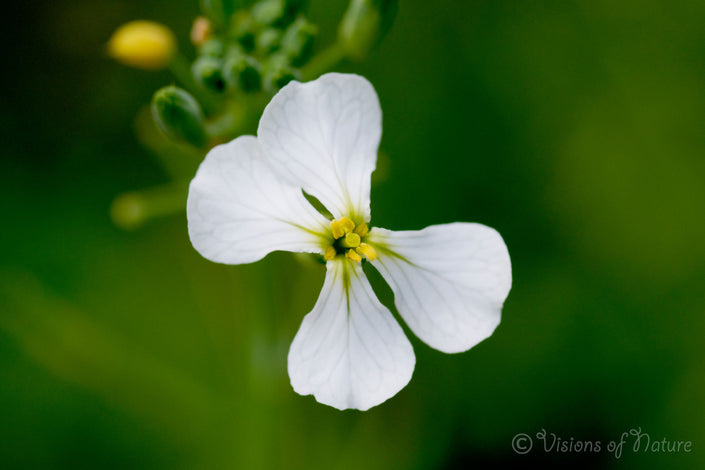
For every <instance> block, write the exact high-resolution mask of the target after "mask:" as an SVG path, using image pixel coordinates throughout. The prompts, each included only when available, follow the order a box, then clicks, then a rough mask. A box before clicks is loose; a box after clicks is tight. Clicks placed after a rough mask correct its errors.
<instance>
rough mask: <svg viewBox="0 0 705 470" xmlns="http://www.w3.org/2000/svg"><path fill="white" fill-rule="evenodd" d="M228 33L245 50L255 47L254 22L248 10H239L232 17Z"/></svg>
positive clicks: (251, 49) (248, 50) (250, 50)
mask: <svg viewBox="0 0 705 470" xmlns="http://www.w3.org/2000/svg"><path fill="white" fill-rule="evenodd" d="M231 24H232V26H231V28H230V35H231V36H232V37H234V38H235V39H236V40H237V42H238V44H240V46H242V48H243V49H244V50H245V52H252V51H253V50H254V49H255V30H256V28H255V22H254V20H253V19H252V15H251V14H250V12H249V11H246V10H240V11H238V12H237V13H235V14H234V15H233V17H232V23H231Z"/></svg>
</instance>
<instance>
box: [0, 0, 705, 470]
mask: <svg viewBox="0 0 705 470" xmlns="http://www.w3.org/2000/svg"><path fill="white" fill-rule="evenodd" d="M345 7H346V2H345V1H343V0H334V1H333V0H326V1H322V0H320V1H319V0H311V1H310V7H309V17H310V18H311V20H312V21H314V22H315V23H317V24H318V25H319V28H320V37H319V43H320V44H325V43H326V42H329V41H330V40H331V38H333V37H334V36H335V31H336V27H337V26H336V25H337V22H338V20H339V18H340V16H341V15H342V13H343V11H344V10H345ZM7 8H8V9H9V16H8V15H7V14H6V21H5V23H6V24H5V28H4V31H3V35H4V36H5V39H4V42H3V43H4V48H3V53H4V56H5V59H4V60H5V67H4V72H3V74H2V76H1V78H0V80H2V90H3V93H2V94H3V97H2V99H1V100H0V118H1V119H2V126H0V133H1V134H0V135H2V143H3V145H4V146H5V147H4V150H3V155H2V158H0V195H1V199H0V220H1V221H2V222H1V223H2V229H1V230H0V250H1V253H0V255H1V258H0V265H1V268H0V307H1V311H0V468H8V469H20V468H42V469H43V468H47V469H54V468H56V469H59V468H72V469H79V468H90V469H94V468H105V469H110V468H116V469H118V468H119V469H124V468H131V469H133V468H134V469H140V468H145V469H156V468H170V469H181V468H184V469H192V468H193V469H230V468H232V469H260V468H262V469H270V468H271V469H277V468H286V469H289V468H291V469H356V468H364V469H437V468H439V469H456V468H497V467H502V468H507V467H516V468H524V467H527V466H529V465H530V464H540V465H543V466H545V467H549V468H550V467H552V466H557V465H560V464H568V465H571V466H572V467H574V468H683V469H692V468H705V452H704V451H703V446H705V426H704V425H703V423H705V404H704V403H703V397H705V368H704V367H703V364H704V363H705V350H704V349H703V348H702V343H703V331H704V328H705V316H704V315H703V313H705V295H703V292H704V289H703V287H704V286H703V280H704V279H705V243H704V241H705V217H704V215H705V158H704V157H705V138H704V135H705V134H704V133H703V125H704V124H705V3H703V2H699V1H682V2H666V1H658V0H643V1H640V2H629V1H618V2H614V1H609V0H590V1H587V0H586V1H581V2H564V1H535V2H524V1H502V2H498V1H492V0H484V1H467V2H465V1H462V2H461V1H450V0H436V1H433V2H429V1H412V0H407V1H403V2H402V4H401V5H400V8H399V13H398V16H397V19H396V21H395V24H394V25H393V27H392V29H391V31H390V33H389V34H388V36H387V37H386V38H385V40H384V41H383V42H382V44H381V45H380V47H379V48H378V49H376V50H375V51H374V53H373V54H372V55H371V56H370V57H369V59H368V60H366V61H364V62H362V63H358V64H347V65H345V66H343V67H340V68H339V69H338V70H340V71H350V72H356V73H360V74H362V75H364V76H365V77H367V78H368V79H369V80H370V81H371V82H372V83H373V84H374V86H375V88H376V90H377V93H378V94H379V97H380V101H381V104H382V109H383V113H384V131H383V138H382V149H383V150H384V152H385V153H386V154H387V155H388V156H389V158H388V160H385V163H384V167H383V168H382V170H381V171H380V173H381V174H380V175H379V178H378V179H379V181H378V183H377V184H376V185H375V186H374V188H373V193H372V211H373V219H372V224H373V225H375V226H381V227H386V228H390V229H419V228H422V227H424V226H426V225H430V224H435V223H445V222H452V221H456V220H458V221H473V222H480V223H484V224H486V225H489V226H491V227H494V228H496V229H497V230H498V231H499V232H500V233H501V234H502V235H503V237H504V239H505V241H506V243H507V245H508V247H509V251H510V254H511V256H512V261H513V275H514V285H513V289H512V292H511V293H510V295H509V298H508V299H507V302H506V304H505V308H504V311H503V320H502V323H501V324H500V326H499V328H498V329H497V331H496V332H495V333H494V335H493V336H492V337H490V338H489V339H488V340H486V341H484V342H483V343H481V344H480V345H479V346H477V347H475V348H474V349H471V350H470V351H469V352H467V353H464V354H460V355H445V354H442V353H440V352H438V351H434V350H432V349H431V348H429V347H428V346H426V345H425V344H423V343H422V342H421V341H419V340H418V339H416V338H415V337H414V336H413V335H412V334H411V333H410V332H409V331H408V329H406V331H407V333H408V336H409V338H410V340H411V341H412V343H413V345H414V349H415V352H416V356H417V365H416V370H415V372H414V377H413V378H412V380H411V382H410V384H409V385H408V386H407V387H406V388H405V389H403V390H402V391H401V392H400V393H399V394H398V395H397V396H396V397H394V398H392V399H391V400H389V401H388V402H386V403H384V404H382V405H380V406H378V407H375V408H373V409H372V410H370V411H368V412H365V413H360V412H356V411H346V412H339V411H337V410H334V409H332V408H329V407H326V406H323V405H319V404H317V403H316V402H315V401H314V400H313V398H312V397H301V396H299V395H297V394H295V393H294V392H293V391H292V389H291V386H290V384H289V380H288V377H287V374H286V354H287V350H288V346H289V344H290V343H291V340H292V339H293V337H294V335H295V333H296V331H297V329H298V326H299V324H300V322H301V319H302V317H303V316H304V314H305V313H307V312H308V311H309V310H310V309H311V308H312V306H313V304H314V302H315V299H316V297H317V295H318V292H319V290H320V286H321V284H322V280H323V275H324V268H323V266H321V265H318V264H315V263H306V262H301V260H299V259H298V258H297V257H295V256H293V255H291V254H288V253H275V254H272V255H270V256H268V257H267V258H266V259H265V260H264V261H262V262H259V263H256V264H253V265H247V266H223V265H216V264H212V263H210V262H208V261H206V260H205V259H203V258H201V257H200V256H199V255H198V254H197V253H196V252H195V250H194V249H193V248H192V247H191V245H190V243H189V241H188V236H187V233H186V219H185V214H183V213H179V214H178V215H175V216H172V217H168V218H164V219H159V220H155V221H152V222H150V223H148V224H147V225H146V226H145V227H143V228H141V229H139V230H136V231H133V232H127V231H123V230H120V229H118V228H116V227H115V226H114V225H113V224H112V222H111V220H110V217H109V208H110V204H111V201H112V200H113V198H114V197H115V196H116V195H118V194H120V193H123V192H125V191H130V190H137V189H140V188H144V187H148V186H152V185H157V184H161V183H164V182H167V181H168V176H167V174H166V173H165V171H164V170H163V168H162V167H161V166H160V164H159V163H158V162H157V161H156V160H155V159H154V158H153V157H152V155H151V154H150V153H149V152H148V151H147V150H146V149H145V148H144V147H142V146H141V145H140V144H139V143H138V140H137V138H136V136H135V132H134V119H135V116H136V115H137V114H138V112H139V110H140V109H141V108H142V107H143V106H144V105H145V104H146V103H148V102H149V100H150V98H151V95H152V93H153V92H154V91H155V90H156V89H157V88H159V87H161V86H163V85H167V84H170V83H171V82H172V78H171V76H170V75H169V74H168V73H167V72H158V73H148V72H144V71H139V70H134V69H129V68H126V67H123V66H121V65H118V64H116V63H114V62H112V61H110V60H109V59H108V58H107V57H106V54H105V43H106V41H107V39H108V38H109V36H110V34H111V33H112V31H113V30H114V29H115V28H116V27H117V26H119V25H120V24H122V23H124V22H126V21H129V20H132V19H152V20H156V21H159V22H162V23H165V24H167V25H168V26H170V27H171V28H172V29H173V30H175V31H176V32H177V35H178V36H179V40H180V43H181V44H182V45H185V46H184V48H183V50H184V52H185V53H186V54H187V55H190V56H193V49H192V47H191V46H190V45H189V44H188V30H189V28H190V25H191V22H192V20H193V18H194V17H195V16H196V15H197V14H198V4H197V2H195V1H191V0H172V1H165V0H144V1H141V2H137V1H124V0H122V1H117V0H105V1H101V2H92V1H89V0H64V1H58V2H49V1H37V2H26V3H23V2H19V3H17V2H16V3H14V4H12V5H11V6H7ZM197 163H198V162H194V165H195V164H197ZM370 276H371V277H372V278H373V283H374V287H375V289H376V290H377V292H378V293H379V295H380V297H381V298H382V300H383V302H384V303H386V304H387V305H392V296H391V292H390V291H389V289H388V288H387V287H386V286H384V284H383V282H381V279H380V277H379V276H378V275H376V274H375V273H374V271H371V272H370ZM405 328H406V327H405ZM639 427H641V428H642V430H643V431H644V432H647V433H649V434H650V435H651V437H652V439H656V440H661V439H663V438H666V439H667V440H669V441H676V440H689V441H692V442H693V444H692V446H693V447H692V452H690V453H684V452H681V453H678V454H668V453H666V454H664V453H654V452H643V451H642V452H637V453H635V452H632V451H631V450H629V448H625V450H624V452H623V454H622V456H621V458H619V459H618V458H616V457H615V456H614V455H613V454H611V453H609V452H607V451H605V450H603V451H602V452H599V453H587V454H586V453H575V452H573V453H560V452H555V451H554V452H545V451H543V450H541V449H540V447H539V446H540V443H539V442H535V443H534V445H535V447H534V450H533V451H532V452H530V453H529V454H527V455H517V454H516V453H515V452H514V451H513V450H512V447H511V442H512V438H513V437H514V436H515V435H516V434H518V433H527V434H529V435H531V436H535V434H536V433H537V432H538V431H540V430H541V429H546V431H547V432H549V433H551V432H553V433H556V434H557V435H558V436H560V437H561V438H562V439H564V440H569V439H570V438H574V439H575V440H593V441H595V440H599V441H601V442H603V446H606V443H607V442H608V441H610V440H619V438H620V435H621V434H622V433H623V432H628V431H629V430H630V429H633V428H639ZM632 442H633V441H632Z"/></svg>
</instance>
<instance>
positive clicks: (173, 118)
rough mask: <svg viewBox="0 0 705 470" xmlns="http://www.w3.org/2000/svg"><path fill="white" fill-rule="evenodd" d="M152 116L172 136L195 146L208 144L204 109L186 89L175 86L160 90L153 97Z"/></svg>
mask: <svg viewBox="0 0 705 470" xmlns="http://www.w3.org/2000/svg"><path fill="white" fill-rule="evenodd" d="M152 117H153V118H154V121H155V122H156V123H157V125H158V126H159V128H160V129H161V130H162V131H164V133H166V135H168V136H169V137H170V138H172V139H174V140H179V141H184V142H188V143H189V144H191V145H193V146H195V147H203V146H204V145H205V144H206V140H207V138H206V131H205V128H204V126H203V120H204V117H203V111H202V110H201V106H200V105H199V104H198V101H196V99H195V98H194V97H193V96H191V95H190V94H189V93H188V92H187V91H186V90H182V89H181V88H178V87H175V86H167V87H164V88H162V89H160V90H158V91H157V92H156V93H155V94H154V96H153V97H152Z"/></svg>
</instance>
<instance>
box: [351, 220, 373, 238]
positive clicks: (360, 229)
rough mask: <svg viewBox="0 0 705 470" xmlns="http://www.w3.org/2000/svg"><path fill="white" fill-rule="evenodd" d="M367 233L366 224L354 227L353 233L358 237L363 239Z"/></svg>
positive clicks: (368, 229)
mask: <svg viewBox="0 0 705 470" xmlns="http://www.w3.org/2000/svg"><path fill="white" fill-rule="evenodd" d="M369 231H370V228H369V227H368V226H367V224H366V223H362V224H360V225H358V226H357V227H355V233H357V234H358V235H360V237H364V236H365V235H367V234H368V233H369Z"/></svg>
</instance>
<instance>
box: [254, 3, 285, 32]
mask: <svg viewBox="0 0 705 470" xmlns="http://www.w3.org/2000/svg"><path fill="white" fill-rule="evenodd" d="M283 16H284V2H283V1H282V0H264V1H262V2H259V3H257V4H255V5H254V6H253V7H252V18H253V19H254V20H255V22H256V23H257V24H259V25H263V26H274V25H275V23H277V22H278V21H280V20H281V19H282V17H283Z"/></svg>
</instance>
